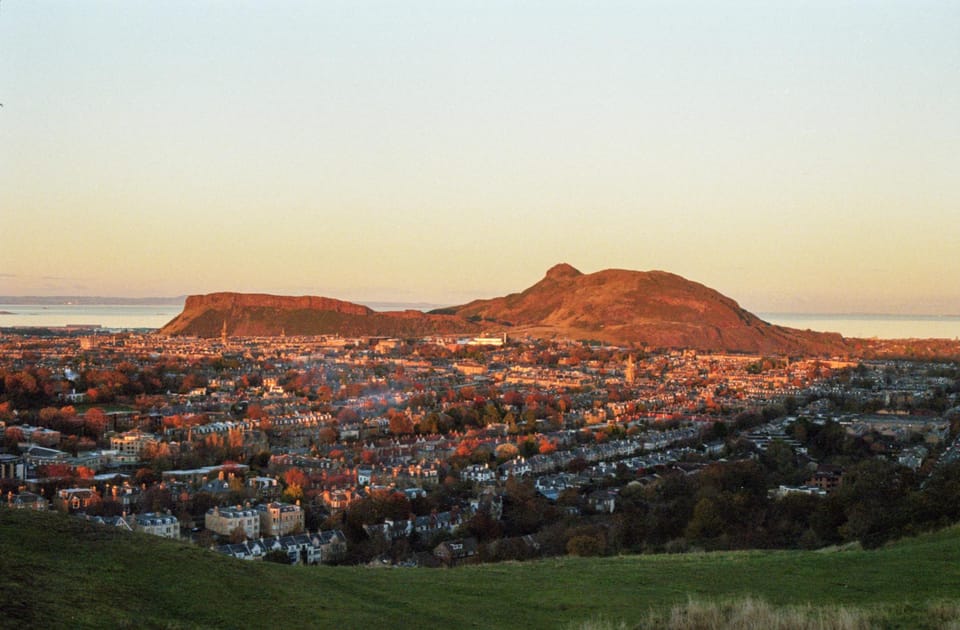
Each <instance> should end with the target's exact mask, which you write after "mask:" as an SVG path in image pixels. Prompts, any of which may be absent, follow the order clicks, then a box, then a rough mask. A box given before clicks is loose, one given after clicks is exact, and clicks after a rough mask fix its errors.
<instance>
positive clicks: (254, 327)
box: [160, 264, 851, 355]
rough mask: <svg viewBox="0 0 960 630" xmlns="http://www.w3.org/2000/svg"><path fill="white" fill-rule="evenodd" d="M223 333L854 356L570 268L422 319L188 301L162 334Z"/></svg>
mask: <svg viewBox="0 0 960 630" xmlns="http://www.w3.org/2000/svg"><path fill="white" fill-rule="evenodd" d="M224 325H226V331H227V334H228V335H231V336H275V335H280V334H287V335H319V334H341V335H344V336H401V337H402V336H418V335H430V334H478V333H481V332H483V331H487V332H496V333H499V332H507V333H508V334H512V335H529V336H531V337H536V338H569V339H589V340H596V341H601V342H605V343H612V344H617V345H625V346H629V345H640V346H648V347H654V348H671V347H672V348H693V349H697V350H710V351H734V352H763V353H783V354H807V355H826V354H838V353H845V352H847V351H848V350H850V349H851V348H850V346H849V344H848V343H847V340H845V339H844V338H843V337H842V336H841V335H839V334H837V333H820V332H813V331H803V330H797V329H793V328H786V327H783V326H775V325H773V324H769V323H767V322H765V321H763V320H761V319H760V318H758V317H756V316H755V315H753V314H751V313H749V312H747V311H745V310H744V309H742V308H740V306H739V305H738V304H737V303H736V302H735V301H733V300H732V299H730V298H728V297H725V296H723V295H721V294H720V293H718V292H717V291H714V290H713V289H710V288H708V287H705V286H704V285H702V284H698V283H696V282H691V281H690V280H686V279H685V278H682V277H680V276H678V275H675V274H671V273H667V272H664V271H626V270H621V269H607V270H604V271H598V272H596V273H591V274H583V273H581V272H580V271H578V270H576V269H574V268H573V267H572V266H570V265H567V264H559V265H556V266H554V267H552V268H551V269H550V270H549V271H548V272H547V274H546V276H545V277H544V278H543V279H542V280H541V281H540V282H538V283H536V284H534V285H533V286H532V287H530V288H528V289H526V290H525V291H523V292H521V293H514V294H511V295H507V296H505V297H500V298H494V299H488V300H476V301H473V302H470V303H468V304H464V305H462V306H454V307H449V308H443V309H437V310H433V311H430V312H427V313H424V312H422V311H417V310H406V311H386V312H378V311H374V310H372V309H370V308H368V307H366V306H362V305H359V304H353V303H350V302H344V301H341V300H336V299H332V298H326V297H312V296H302V297H292V296H276V295H265V294H247V293H212V294H208V295H193V296H189V297H187V299H186V302H185V304H184V309H183V312H182V313H180V315H178V316H177V317H176V318H174V319H173V320H172V321H170V322H169V323H168V324H166V325H165V326H164V327H163V328H162V329H161V330H160V333H161V334H165V335H189V336H197V337H216V336H219V335H220V334H221V331H222V330H223V327H224Z"/></svg>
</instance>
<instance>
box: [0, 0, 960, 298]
mask: <svg viewBox="0 0 960 630" xmlns="http://www.w3.org/2000/svg"><path fill="white" fill-rule="evenodd" d="M0 103H3V108H2V109H0V235H2V241H0V294H45V295H54V294H85V295H128V296H148V295H151V296H152V295H180V294H186V293H206V292H212V291H221V290H237V291H266V292H273V293H282V294H320V295H329V296H332V297H338V298H342V299H353V300H361V301H362V300H367V301H370V300H399V301H423V302H432V303H457V302H461V301H465V300H467V299H470V298H474V297H488V296H494V295H501V294H504V293H508V292H512V291H518V290H521V289H523V288H525V287H527V286H528V285H530V284H532V283H533V282H535V281H537V280H538V279H539V278H540V277H542V275H543V274H544V272H545V271H546V269H547V268H548V267H550V266H551V265H553V264H554V263H557V262H561V261H565V262H568V263H570V264H572V265H574V266H576V267H577V268H579V269H580V270H582V271H584V272H592V271H597V270H600V269H605V268H610V267H616V268H624V269H637V270H649V269H663V270H667V271H672V272H674V273H678V274H681V275H683V276H685V277H687V278H690V279H692V280H696V281H698V282H702V283H704V284H706V285H708V286H711V287H713V288H716V289H717V290H719V291H721V292H722V293H724V294H726V295H729V296H730V297H732V298H734V299H736V300H737V301H739V302H740V303H741V305H743V306H745V307H746V308H748V309H750V310H753V311H757V312H770V311H807V312H904V313H906V312H921V313H935V314H937V313H954V314H956V313H960V2H954V1H947V0H942V1H937V2H929V1H922V0H904V1H901V2H880V1H873V2H862V1H861V2H843V1H836V0H824V1H820V2H801V1H782V2H777V1H769V0H758V1H756V2H716V1H705V2H682V1H673V0H671V1H666V0H665V1H663V2H643V1H640V0H633V1H630V2H612V1H611V2H586V1H585V2H563V1H558V0H549V1H546V2H533V1H530V2H499V1H496V0H477V1H476V2H459V1H456V0H441V1H437V2H425V1H416V0H410V1H407V2H395V1H384V2H363V1H359V0H350V1H346V2H283V1H271V2H234V1H231V2H226V1H224V2H197V1H196V0H191V1H189V2H175V1H173V2H171V1H167V2H131V1H128V0H123V1H119V0H118V1H116V2H96V1H91V2H67V1H66V0H64V1H59V2H43V1H27V0H3V1H2V4H0Z"/></svg>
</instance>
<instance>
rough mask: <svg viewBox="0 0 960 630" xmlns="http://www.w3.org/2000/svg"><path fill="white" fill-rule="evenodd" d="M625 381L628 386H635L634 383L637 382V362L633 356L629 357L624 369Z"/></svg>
mask: <svg viewBox="0 0 960 630" xmlns="http://www.w3.org/2000/svg"><path fill="white" fill-rule="evenodd" d="M623 380H624V381H626V383H627V385H633V382H634V381H635V380H637V360H636V359H634V358H633V355H632V354H631V355H628V356H627V364H626V366H625V367H624V369H623Z"/></svg>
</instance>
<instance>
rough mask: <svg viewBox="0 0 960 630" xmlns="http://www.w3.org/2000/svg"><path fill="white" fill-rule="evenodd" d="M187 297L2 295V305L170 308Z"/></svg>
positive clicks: (0, 297) (0, 302)
mask: <svg viewBox="0 0 960 630" xmlns="http://www.w3.org/2000/svg"><path fill="white" fill-rule="evenodd" d="M185 299H186V296H183V295H180V296H177V297H143V298H132V297H103V296H98V295H0V304H29V305H34V304H37V305H41V306H64V305H70V304H77V305H81V306H169V305H171V304H176V305H178V304H183V302H184V300H185Z"/></svg>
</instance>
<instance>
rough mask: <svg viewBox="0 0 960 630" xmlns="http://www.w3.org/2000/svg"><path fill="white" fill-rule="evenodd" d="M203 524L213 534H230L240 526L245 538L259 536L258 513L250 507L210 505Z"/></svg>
mask: <svg viewBox="0 0 960 630" xmlns="http://www.w3.org/2000/svg"><path fill="white" fill-rule="evenodd" d="M204 526H205V527H206V528H207V529H209V530H210V531H212V532H213V533H215V534H219V535H221V536H230V535H231V534H232V533H233V532H234V531H235V530H236V529H237V528H240V529H241V530H242V531H243V533H244V535H246V537H247V538H258V537H259V536H260V513H259V512H258V511H257V510H255V509H253V508H250V507H240V506H239V505H238V506H236V507H212V508H210V509H209V510H207V514H206V516H205V517H204Z"/></svg>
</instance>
